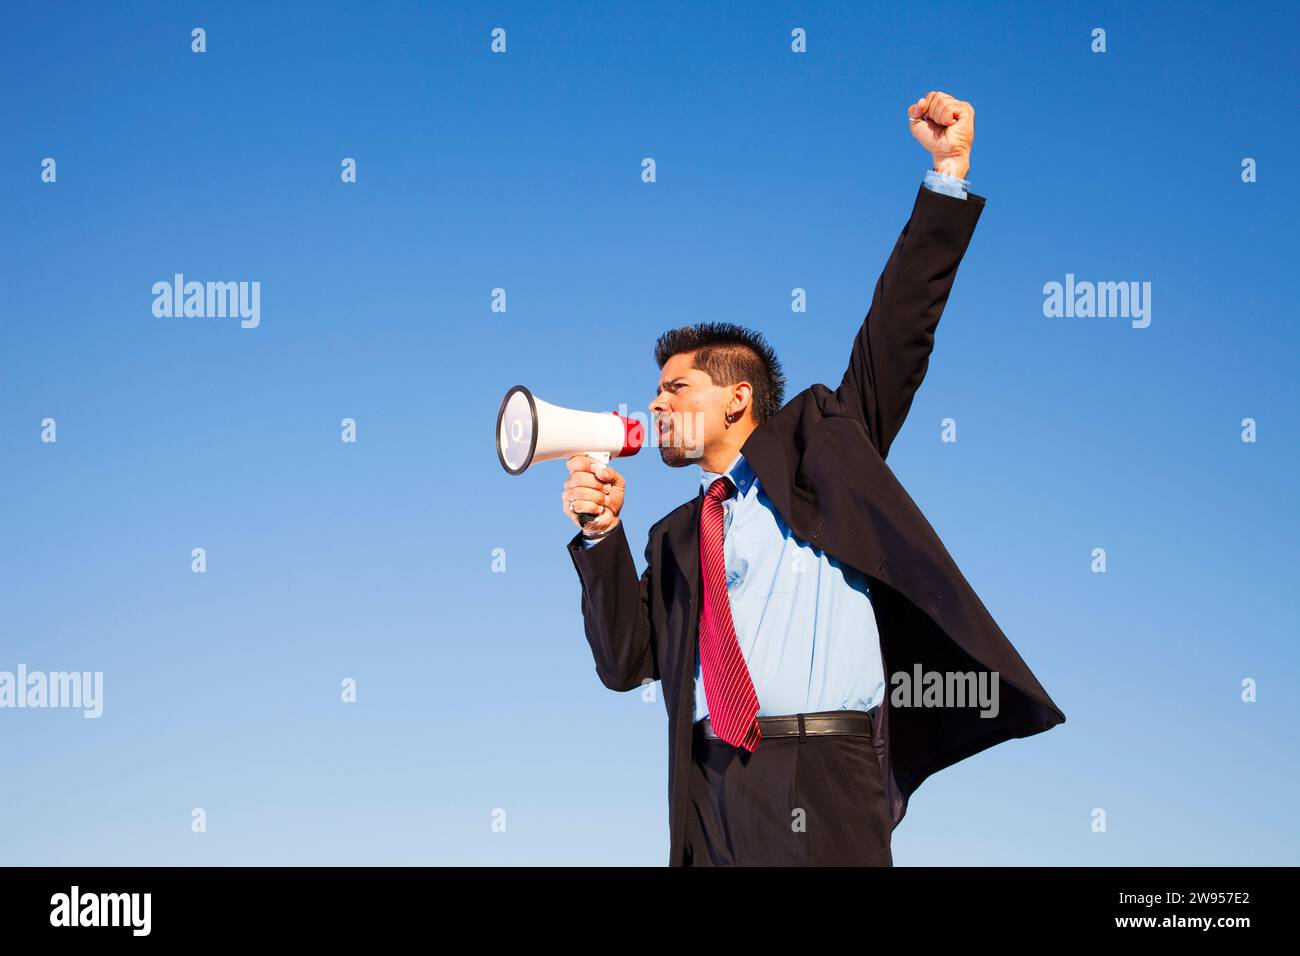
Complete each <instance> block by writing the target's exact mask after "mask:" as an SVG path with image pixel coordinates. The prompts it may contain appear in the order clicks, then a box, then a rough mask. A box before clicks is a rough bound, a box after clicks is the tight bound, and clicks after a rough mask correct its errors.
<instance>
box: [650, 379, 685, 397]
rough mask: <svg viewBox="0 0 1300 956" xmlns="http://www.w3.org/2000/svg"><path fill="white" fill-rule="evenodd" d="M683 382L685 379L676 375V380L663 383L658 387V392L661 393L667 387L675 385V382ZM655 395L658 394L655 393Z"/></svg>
mask: <svg viewBox="0 0 1300 956" xmlns="http://www.w3.org/2000/svg"><path fill="white" fill-rule="evenodd" d="M684 381H686V379H684V378H682V376H680V375H678V376H677V377H676V378H670V379H669V380H668V381H666V382H664V383H663V384H662V385H660V386H659V391H660V392H662V391H663V390H664V389H665V388H667V387H668V386H669V385H673V384H676V383H677V382H684ZM656 394H658V393H657V392H656Z"/></svg>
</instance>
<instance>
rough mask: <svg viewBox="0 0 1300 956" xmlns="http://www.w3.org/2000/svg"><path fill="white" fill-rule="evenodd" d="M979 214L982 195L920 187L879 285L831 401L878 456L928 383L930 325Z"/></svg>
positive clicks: (949, 287)
mask: <svg viewBox="0 0 1300 956" xmlns="http://www.w3.org/2000/svg"><path fill="white" fill-rule="evenodd" d="M983 210H984V197H983V196H977V195H976V194H975V193H969V194H968V195H967V197H966V198H965V199H958V198H957V197H955V196H945V195H944V194H942V193H938V192H935V191H934V190H931V189H926V188H925V186H919V187H917V196H916V203H915V204H914V205H913V207H912V215H911V217H910V218H909V219H908V220H907V223H906V224H905V225H904V226H903V232H902V234H901V235H900V236H899V237H898V241H897V242H896V243H895V244H894V251H893V252H892V253H890V255H889V261H888V262H886V263H885V269H884V271H883V272H882V273H881V274H880V278H879V279H878V280H877V281H876V290H875V292H874V294H873V295H872V297H871V307H870V309H869V310H868V312H867V317H866V319H865V321H863V323H862V328H860V329H859V330H858V334H857V337H856V338H855V339H854V341H853V351H852V354H851V355H850V356H849V367H848V370H847V371H846V372H845V373H844V379H843V381H841V383H840V386H839V388H837V389H836V390H835V393H834V395H835V402H836V405H837V406H838V407H837V409H836V413H837V414H841V415H851V416H853V417H854V418H857V419H858V420H859V421H861V422H862V424H863V425H864V427H865V428H866V431H867V436H868V437H869V438H870V439H871V443H872V444H873V445H874V446H875V447H876V450H877V451H878V452H879V453H880V457H881V458H884V457H886V456H887V455H888V454H889V446H890V445H891V444H893V441H894V438H895V436H897V434H898V431H899V429H900V428H902V427H903V421H904V419H906V418H907V412H908V409H910V408H911V407H912V399H913V397H914V396H915V395H916V390H917V389H918V388H919V387H920V385H921V380H922V379H923V378H925V372H926V369H927V368H928V367H929V364H930V352H931V351H932V350H933V348H934V330H935V327H936V326H937V325H938V324H939V316H940V315H942V314H943V307H944V305H945V304H947V302H948V293H949V292H950V291H951V290H952V284H953V280H954V279H955V278H956V277H957V266H958V264H959V263H960V262H961V260H962V257H963V256H964V255H965V254H966V247H967V245H968V244H969V243H970V239H971V236H972V235H973V234H974V232H975V224H976V223H977V222H978V221H979V217H980V213H981V212H982V211H983Z"/></svg>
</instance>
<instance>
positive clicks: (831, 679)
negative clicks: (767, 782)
mask: <svg viewBox="0 0 1300 956" xmlns="http://www.w3.org/2000/svg"><path fill="white" fill-rule="evenodd" d="M924 185H925V186H926V187H927V188H928V189H932V190H934V191H935V192H940V193H944V194H945V195H949V196H954V197H956V198H958V199H965V198H966V197H967V193H968V192H969V189H970V182H969V181H968V180H965V179H959V178H957V177H955V176H947V175H945V174H943V173H936V172H935V171H934V170H928V171H927V172H926V174H925V182H924ZM726 474H727V475H728V476H729V477H730V478H731V480H732V483H733V484H734V485H735V487H736V492H735V494H733V495H732V496H731V497H730V498H727V499H726V500H724V501H723V503H722V515H723V517H722V521H723V525H722V526H723V544H722V556H723V564H724V566H725V568H726V572H727V597H728V599H729V601H730V604H731V617H732V622H733V623H734V624H735V628H736V640H737V641H738V642H739V643H740V651H741V654H742V655H744V658H745V664H746V665H747V667H748V668H749V676H750V679H751V680H752V681H753V682H754V692H755V693H756V694H757V695H758V716H760V717H768V716H779V715H785V714H798V713H811V712H813V711H820V710H871V709H872V708H874V707H876V706H878V705H879V704H880V703H881V701H883V700H884V696H885V674H884V665H883V662H882V660H881V654H880V633H879V631H878V630H877V629H876V615H875V611H874V610H873V609H872V606H871V588H870V581H869V579H868V578H867V577H866V576H865V575H864V574H862V573H861V572H859V571H857V570H856V569H854V568H852V567H849V566H848V565H845V564H842V563H841V562H839V561H837V560H835V559H834V558H832V557H830V556H829V555H827V554H826V553H825V552H824V551H822V550H821V549H820V548H814V547H812V546H811V545H809V544H808V543H807V542H806V541H804V540H803V539H801V538H799V537H797V536H796V535H795V534H794V533H793V532H792V531H791V530H790V528H789V526H788V525H787V524H786V523H785V521H784V519H783V518H782V517H781V515H780V512H778V511H777V510H776V506H775V505H774V504H773V503H772V499H771V498H769V497H768V496H767V492H766V491H764V490H763V488H762V486H761V485H762V483H761V482H760V481H759V480H758V476H757V475H756V474H755V473H754V470H753V468H752V467H750V465H749V462H748V461H746V460H745V456H744V455H742V454H737V455H736V457H735V459H734V460H733V461H732V463H731V465H730V466H729V467H728V468H727V472H726ZM720 477H722V476H721V475H719V474H717V473H715V472H710V471H704V472H702V473H701V477H700V487H701V488H702V489H703V490H704V491H705V492H707V491H708V489H709V485H711V484H713V482H714V481H716V480H717V479H718V478H720ZM582 544H583V547H586V548H594V547H596V546H597V545H598V544H600V540H599V539H598V540H595V541H588V540H586V539H584V540H583V542H582ZM708 714H709V707H708V701H707V699H706V697H705V691H704V677H703V675H702V673H701V670H700V655H699V647H698V645H697V646H696V649H695V718H694V719H695V720H696V721H700V720H703V719H704V718H705V717H707V716H708Z"/></svg>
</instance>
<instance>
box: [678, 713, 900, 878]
mask: <svg viewBox="0 0 1300 956" xmlns="http://www.w3.org/2000/svg"><path fill="white" fill-rule="evenodd" d="M693 758H694V759H693V760H692V761H691V779H690V786H689V793H690V798H689V800H688V803H687V808H686V835H685V852H686V856H685V862H684V865H685V866H893V865H894V862H893V856H892V855H891V853H890V849H889V843H890V837H891V835H892V832H893V825H892V819H891V817H890V815H889V812H888V810H887V808H886V806H885V788H884V783H883V781H882V780H881V774H880V761H879V758H878V757H877V755H876V750H875V748H874V747H873V746H872V744H871V738H870V737H865V736H858V735H852V734H826V735H811V736H804V737H802V738H800V737H765V738H763V739H762V740H760V741H759V743H758V747H757V748H756V749H755V750H754V751H753V753H750V752H749V751H747V750H743V749H740V748H737V747H733V746H731V744H728V743H727V742H726V741H723V740H710V739H708V738H706V737H704V735H703V734H702V733H701V732H700V728H699V726H698V725H697V726H696V728H695V731H694V746H693Z"/></svg>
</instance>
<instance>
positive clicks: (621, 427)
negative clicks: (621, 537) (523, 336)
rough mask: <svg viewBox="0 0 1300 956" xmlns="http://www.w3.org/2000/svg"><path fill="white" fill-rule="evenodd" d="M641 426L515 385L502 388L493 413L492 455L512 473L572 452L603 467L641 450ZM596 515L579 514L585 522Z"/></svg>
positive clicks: (642, 436) (610, 414)
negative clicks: (555, 402) (554, 401)
mask: <svg viewBox="0 0 1300 956" xmlns="http://www.w3.org/2000/svg"><path fill="white" fill-rule="evenodd" d="M644 442H645V426H644V425H642V424H641V423H640V422H638V421H636V420H635V419H632V418H628V417H627V416H625V415H620V414H619V413H618V412H581V411H578V410H577V409H573V408H563V407H561V406H559V405H552V404H551V403H550V402H544V401H542V400H541V399H540V398H538V397H537V396H536V395H534V394H533V393H532V392H530V391H529V390H528V389H527V388H525V387H524V386H522V385H516V386H515V387H514V388H512V389H510V391H508V392H506V397H505V398H503V399H502V400H501V409H500V411H498V412H497V427H496V443H497V459H498V460H499V461H500V462H501V467H502V468H504V469H505V470H506V471H508V472H509V473H510V474H512V475H522V474H523V473H524V471H525V470H526V469H527V468H528V466H529V465H532V464H534V463H536V462H539V461H553V460H555V459H557V458H569V457H571V456H572V455H586V456H587V457H588V458H591V459H593V460H595V461H598V462H600V463H601V464H603V465H607V464H609V459H610V458H611V457H613V458H628V457H630V456H632V455H635V454H636V453H637V452H638V451H640V450H641V445H642V444H644ZM594 517H595V515H593V514H580V515H579V516H578V520H579V521H581V522H582V523H583V524H586V523H587V522H588V521H590V520H591V519H592V518H594Z"/></svg>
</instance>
